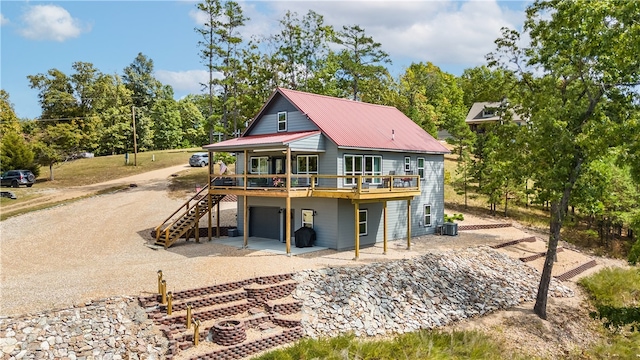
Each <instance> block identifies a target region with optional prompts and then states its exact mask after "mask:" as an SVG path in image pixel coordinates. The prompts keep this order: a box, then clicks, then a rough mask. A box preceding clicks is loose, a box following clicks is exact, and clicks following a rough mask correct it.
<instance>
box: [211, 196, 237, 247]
mask: <svg viewBox="0 0 640 360" xmlns="http://www.w3.org/2000/svg"><path fill="white" fill-rule="evenodd" d="M236 209H237V208H236ZM216 237H217V238H219V237H220V200H218V203H217V204H216Z"/></svg>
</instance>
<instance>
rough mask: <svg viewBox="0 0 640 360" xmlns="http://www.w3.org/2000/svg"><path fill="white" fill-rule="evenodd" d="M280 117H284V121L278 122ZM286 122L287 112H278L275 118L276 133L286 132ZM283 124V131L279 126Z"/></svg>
mask: <svg viewBox="0 0 640 360" xmlns="http://www.w3.org/2000/svg"><path fill="white" fill-rule="evenodd" d="M280 115H284V120H280ZM287 120H288V116H287V112H286V111H278V115H277V117H276V125H277V126H276V130H277V131H278V132H285V131H287V122H288V121H287ZM281 123H284V129H280V124H281Z"/></svg>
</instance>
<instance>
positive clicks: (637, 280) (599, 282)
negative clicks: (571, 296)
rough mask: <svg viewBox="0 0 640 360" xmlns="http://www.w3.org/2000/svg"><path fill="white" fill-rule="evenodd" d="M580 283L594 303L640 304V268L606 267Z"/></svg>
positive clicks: (623, 305) (617, 305) (625, 305)
mask: <svg viewBox="0 0 640 360" xmlns="http://www.w3.org/2000/svg"><path fill="white" fill-rule="evenodd" d="M579 284H580V285H581V286H582V287H584V288H585V289H586V290H587V293H588V294H589V298H590V299H591V301H592V302H593V303H594V305H609V306H615V307H629V306H640V269H639V268H630V269H621V268H606V269H603V270H601V271H599V272H597V273H595V274H593V275H591V276H589V277H585V278H582V279H580V281H579Z"/></svg>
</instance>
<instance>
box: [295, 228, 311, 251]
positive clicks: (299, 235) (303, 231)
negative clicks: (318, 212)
mask: <svg viewBox="0 0 640 360" xmlns="http://www.w3.org/2000/svg"><path fill="white" fill-rule="evenodd" d="M294 234H295V239H296V240H295V242H296V247H299V248H302V247H310V246H313V243H314V242H315V241H316V232H315V230H313V229H312V228H309V227H306V226H303V227H301V228H300V229H298V230H296V231H295V233H294Z"/></svg>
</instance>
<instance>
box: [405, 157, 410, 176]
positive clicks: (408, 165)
mask: <svg viewBox="0 0 640 360" xmlns="http://www.w3.org/2000/svg"><path fill="white" fill-rule="evenodd" d="M407 160H409V161H408V162H407ZM409 171H411V156H405V157H404V172H405V173H407V172H409Z"/></svg>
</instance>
